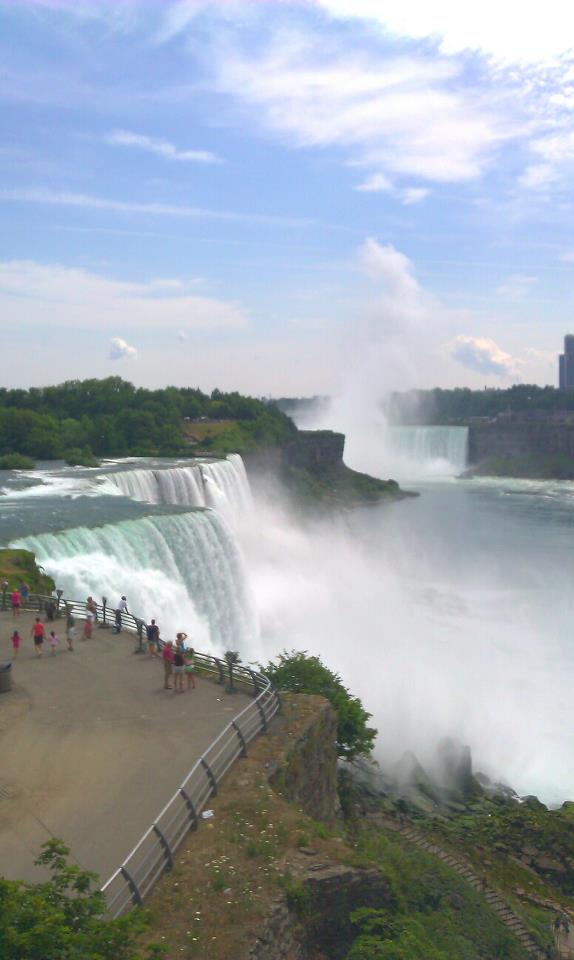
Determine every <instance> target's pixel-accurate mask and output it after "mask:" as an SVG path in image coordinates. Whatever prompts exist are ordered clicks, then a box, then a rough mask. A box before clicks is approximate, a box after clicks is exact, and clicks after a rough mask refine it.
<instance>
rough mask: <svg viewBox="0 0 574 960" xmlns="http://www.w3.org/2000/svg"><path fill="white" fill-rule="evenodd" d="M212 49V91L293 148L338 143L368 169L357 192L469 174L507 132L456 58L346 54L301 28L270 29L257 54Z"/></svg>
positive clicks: (227, 47)
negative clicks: (408, 179)
mask: <svg viewBox="0 0 574 960" xmlns="http://www.w3.org/2000/svg"><path fill="white" fill-rule="evenodd" d="M210 52H211V54H212V57H211V60H213V61H214V66H213V69H214V72H215V76H214V81H213V82H214V85H215V87H216V89H217V90H219V91H220V92H223V93H226V94H230V95H232V96H233V97H234V98H236V99H238V100H239V101H241V102H242V103H243V105H244V107H246V108H247V109H248V110H249V112H250V116H251V117H252V119H253V121H254V122H255V123H259V124H262V125H263V127H264V128H266V129H267V130H269V131H271V132H272V133H274V134H275V135H277V136H279V137H280V138H282V139H283V140H285V141H286V142H287V143H289V144H290V145H291V146H294V147H299V148H301V147H339V148H343V149H345V150H346V151H347V152H348V154H349V159H350V161H351V162H353V163H354V164H355V165H359V166H362V167H363V168H364V169H366V170H367V172H368V178H367V180H366V181H365V182H364V184H363V185H362V188H363V189H367V190H373V189H381V188H382V189H384V188H385V185H386V181H387V180H388V179H389V178H392V177H393V176H414V177H417V178H418V179H422V180H427V181H428V180H430V181H433V182H438V183H441V182H442V183H447V182H463V181H468V180H473V179H475V178H477V177H479V176H480V175H481V174H482V173H483V171H484V170H485V168H486V167H487V165H488V162H489V158H490V155H491V153H492V151H493V150H494V149H495V148H496V147H497V146H498V145H499V144H500V143H501V142H502V141H503V140H504V139H506V138H508V137H510V136H512V135H513V131H514V126H513V125H512V124H509V123H508V118H504V117H503V116H502V115H498V113H497V109H498V108H497V107H496V106H490V104H489V103H488V102H487V101H486V99H482V98H481V96H480V95H479V94H478V93H477V89H478V88H477V86H476V85H474V86H473V85H471V84H467V82H466V81H465V78H464V76H463V64H462V62H458V61H455V60H454V59H447V58H444V57H443V58H440V57H434V58H432V59H431V58H429V57H428V56H427V57H425V56H423V55H413V56H407V55H404V56H396V55H394V56H393V55H389V54H382V53H380V52H379V53H378V52H376V51H375V50H373V49H372V48H369V49H366V48H365V49H361V47H360V46H357V47H355V48H354V49H353V50H352V52H349V47H348V46H345V47H343V46H342V45H339V44H338V43H337V44H336V43H334V42H332V41H330V40H329V39H328V37H323V36H321V37H319V36H312V35H309V34H306V33H304V32H302V31H277V32H276V34H275V35H274V37H273V39H272V41H271V42H270V43H269V44H268V45H267V47H265V48H264V49H263V51H262V52H260V53H258V54H253V53H251V54H249V55H248V54H245V53H243V52H242V51H241V50H240V49H239V48H238V47H237V46H233V44H232V43H229V44H227V45H225V46H222V47H220V48H218V47H217V44H216V42H215V41H214V48H213V49H212V50H211V51H210ZM210 64H211V61H210ZM455 87H457V88H458V89H455ZM377 175H378V179H377ZM373 178H374V179H373Z"/></svg>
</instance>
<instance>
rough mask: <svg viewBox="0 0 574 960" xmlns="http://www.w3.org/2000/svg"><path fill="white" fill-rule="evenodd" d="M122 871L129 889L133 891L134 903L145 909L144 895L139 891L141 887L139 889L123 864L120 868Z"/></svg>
mask: <svg viewBox="0 0 574 960" xmlns="http://www.w3.org/2000/svg"><path fill="white" fill-rule="evenodd" d="M120 870H121V871H122V876H123V878H124V880H125V881H126V883H127V885H128V887H129V888H130V890H131V894H132V900H133V901H134V903H137V905H138V907H143V900H142V895H141V893H140V891H139V887H138V885H137V883H136V882H135V880H134V878H133V877H132V875H131V873H129V871H128V870H126V868H125V867H124V866H123V864H122V866H121V867H120Z"/></svg>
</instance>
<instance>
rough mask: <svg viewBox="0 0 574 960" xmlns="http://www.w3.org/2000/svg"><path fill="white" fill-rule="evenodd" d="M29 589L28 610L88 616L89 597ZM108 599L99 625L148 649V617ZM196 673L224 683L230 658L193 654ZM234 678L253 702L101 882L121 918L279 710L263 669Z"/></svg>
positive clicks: (242, 670)
mask: <svg viewBox="0 0 574 960" xmlns="http://www.w3.org/2000/svg"><path fill="white" fill-rule="evenodd" d="M58 593H59V595H58V596H57V597H48V596H44V595H42V594H30V596H29V598H28V601H27V603H26V605H25V609H28V610H31V611H33V612H34V611H37V612H38V613H43V614H46V615H48V618H50V617H53V618H54V619H61V618H62V617H68V616H69V615H71V616H73V617H74V619H85V618H86V614H87V608H86V604H85V602H83V603H82V602H79V601H76V600H68V599H65V598H64V597H63V595H62V592H61V591H59V592H58ZM0 609H3V610H6V609H8V603H7V602H6V591H5V590H4V591H3V594H2V598H1V603H0ZM117 615H118V614H117V612H116V611H115V610H114V609H112V608H110V607H109V606H108V605H107V603H103V604H96V623H95V624H94V626H95V627H96V628H99V629H109V628H113V627H115V626H119V627H120V629H121V630H127V631H128V632H129V633H135V634H136V636H137V638H138V643H137V646H136V648H135V650H134V653H140V652H143V650H144V646H143V644H144V641H145V626H146V623H145V620H142V619H141V618H139V617H136V616H134V615H133V614H131V613H128V614H126V613H121V614H119V621H118V620H117V619H116V617H117ZM194 664H195V667H196V670H197V672H198V673H201V674H203V675H206V676H207V677H209V678H210V679H213V680H215V681H216V682H217V683H220V684H224V683H226V681H227V680H229V679H230V677H229V670H228V665H227V663H226V662H225V661H224V660H222V659H220V658H218V657H214V656H211V655H209V654H204V653H197V652H196V651H195V653H194ZM233 683H234V684H237V685H239V686H240V687H241V689H243V690H246V691H248V692H250V693H252V694H253V696H254V699H253V701H252V702H251V703H250V704H248V706H247V707H245V708H244V709H243V710H241V712H240V713H238V714H237V716H235V717H234V718H233V719H232V720H230V721H229V723H228V724H227V725H226V727H225V728H224V729H223V730H222V731H221V733H220V734H219V736H218V737H216V739H215V740H214V741H213V743H211V744H210V746H209V747H208V748H207V750H206V751H205V753H204V754H203V755H202V756H201V757H200V758H199V759H198V760H197V761H196V763H195V764H194V765H193V767H192V768H191V770H190V771H189V773H188V774H187V776H186V778H185V780H184V781H183V783H181V784H180V786H179V787H178V789H177V790H176V792H175V793H174V795H173V796H172V797H171V799H170V800H169V801H168V803H167V804H166V805H165V807H164V808H163V810H162V811H161V812H160V813H159V814H158V816H157V817H156V819H155V820H154V822H153V823H152V824H151V826H150V827H149V828H148V829H147V830H146V832H145V833H144V835H143V837H142V838H141V840H140V841H139V842H138V843H137V844H136V846H135V847H134V848H133V850H132V851H131V853H130V854H128V856H127V857H126V859H125V860H124V861H123V863H122V864H121V865H120V866H119V867H118V869H117V870H116V871H115V873H113V874H112V876H111V877H110V878H109V880H108V881H107V882H106V883H105V884H104V886H103V887H102V890H103V892H104V893H105V895H106V901H107V907H108V913H109V914H110V915H111V916H112V917H119V916H121V914H123V913H125V912H126V911H127V910H129V909H131V908H132V907H133V906H141V905H142V903H143V901H144V899H145V897H146V896H147V895H148V894H149V893H150V891H151V889H152V887H153V886H154V884H155V883H156V881H157V880H158V879H159V877H160V876H161V875H162V874H163V873H164V872H165V871H166V870H169V869H171V867H172V866H173V861H174V855H175V853H176V851H177V849H178V848H179V846H180V845H181V843H182V842H183V840H184V839H185V837H186V835H187V834H188V832H189V831H190V830H195V829H197V825H198V822H199V818H200V814H201V812H202V810H203V809H204V808H205V805H206V803H207V801H208V800H209V798H210V797H212V796H213V795H214V794H216V793H217V789H218V786H219V784H220V783H221V780H222V779H223V777H224V776H225V774H226V773H227V771H228V770H229V768H230V767H231V765H232V764H233V763H234V761H235V760H236V759H237V758H238V757H240V756H246V755H247V747H248V745H249V744H250V743H251V741H252V740H254V739H255V737H256V736H258V734H260V733H263V732H265V731H266V730H267V726H268V724H269V721H270V720H271V719H272V718H273V717H274V716H275V714H276V713H277V711H278V709H279V706H280V702H279V696H278V694H277V692H276V690H274V689H273V687H272V686H271V683H270V681H269V680H268V678H267V677H266V676H264V674H262V673H258V672H257V671H256V670H253V669H251V668H250V667H244V666H243V665H242V664H234V665H233Z"/></svg>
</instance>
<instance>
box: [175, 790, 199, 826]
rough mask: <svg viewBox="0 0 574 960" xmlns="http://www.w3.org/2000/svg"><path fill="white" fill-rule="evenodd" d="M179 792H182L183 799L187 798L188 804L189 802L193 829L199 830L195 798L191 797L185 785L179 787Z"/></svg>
mask: <svg viewBox="0 0 574 960" xmlns="http://www.w3.org/2000/svg"><path fill="white" fill-rule="evenodd" d="M179 792H180V794H181V796H182V797H183V799H184V800H185V802H186V804H187V808H188V810H189V812H190V813H191V829H192V830H197V812H196V809H195V804H194V802H193V800H192V799H191V797H190V795H189V793H188V792H187V790H184V789H183V787H180V788H179Z"/></svg>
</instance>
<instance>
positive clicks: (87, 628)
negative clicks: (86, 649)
mask: <svg viewBox="0 0 574 960" xmlns="http://www.w3.org/2000/svg"><path fill="white" fill-rule="evenodd" d="M93 627H94V614H93V613H92V611H91V610H87V611H86V619H85V620H84V634H83V636H84V640H91V639H92V630H93Z"/></svg>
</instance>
